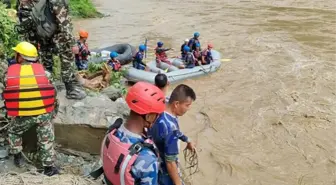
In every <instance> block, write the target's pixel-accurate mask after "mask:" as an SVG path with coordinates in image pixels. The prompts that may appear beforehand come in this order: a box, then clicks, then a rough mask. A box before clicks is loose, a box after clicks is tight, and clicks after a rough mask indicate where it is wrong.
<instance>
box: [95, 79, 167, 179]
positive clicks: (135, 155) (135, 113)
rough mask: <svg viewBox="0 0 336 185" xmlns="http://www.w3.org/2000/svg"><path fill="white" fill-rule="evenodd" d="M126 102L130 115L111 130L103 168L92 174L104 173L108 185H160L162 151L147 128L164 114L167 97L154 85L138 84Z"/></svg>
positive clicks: (103, 152) (108, 134) (104, 152)
mask: <svg viewBox="0 0 336 185" xmlns="http://www.w3.org/2000/svg"><path fill="white" fill-rule="evenodd" d="M126 102H127V104H128V106H129V108H130V109H131V112H130V116H129V118H128V119H127V120H126V122H125V123H124V124H122V119H120V118H119V119H117V121H116V122H115V123H114V124H113V125H112V126H111V127H110V128H109V130H108V133H107V135H106V137H105V139H104V141H103V142H102V160H103V167H102V168H100V169H99V170H97V171H95V172H93V173H91V175H92V176H93V177H95V178H97V177H99V176H100V175H101V174H102V173H104V176H105V181H106V184H108V185H111V184H113V185H134V184H137V185H158V170H159V165H158V151H157V148H156V147H155V145H154V144H153V142H152V141H151V140H149V139H148V138H147V133H146V129H149V128H150V127H151V126H152V125H153V123H154V122H155V120H156V119H157V118H158V116H159V114H161V113H162V112H163V111H164V109H165V97H164V94H163V92H162V91H161V90H160V89H159V88H157V87H156V86H154V85H152V84H150V83H147V82H138V83H136V84H135V85H133V86H132V87H131V88H130V89H129V90H128V93H127V95H126Z"/></svg>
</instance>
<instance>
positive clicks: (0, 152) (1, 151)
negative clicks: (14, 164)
mask: <svg viewBox="0 0 336 185" xmlns="http://www.w3.org/2000/svg"><path fill="white" fill-rule="evenodd" d="M6 157H8V149H7V147H6V146H0V159H3V158H6Z"/></svg>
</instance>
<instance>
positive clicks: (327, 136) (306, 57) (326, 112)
mask: <svg viewBox="0 0 336 185" xmlns="http://www.w3.org/2000/svg"><path fill="white" fill-rule="evenodd" d="M335 3H336V1H334V0H324V1H322V0H312V1H307V0H295V1H294V0H281V1H280V0H274V1H268V0H240V1H239V0H231V1H224V0H203V1H201V0H184V1H178V0H169V1H159V0H141V1H132V0H114V1H111V0H96V2H95V4H96V5H97V7H98V9H99V10H100V11H102V12H104V13H109V14H111V16H110V17H106V18H102V19H91V20H84V21H76V24H75V27H76V28H77V29H78V28H80V27H81V28H84V29H87V30H88V31H89V32H90V38H89V44H90V46H91V47H101V46H107V45H111V44H114V43H117V42H118V43H119V42H129V43H131V44H133V45H138V44H140V43H143V42H144V39H145V37H147V38H148V39H149V46H151V48H153V47H154V46H155V44H156V42H157V41H159V40H161V41H163V42H164V43H165V45H166V46H171V47H173V48H175V50H176V51H175V52H172V53H170V54H171V55H172V56H175V55H177V54H178V50H179V47H180V45H181V44H182V42H183V40H184V39H185V38H190V37H192V34H193V32H194V31H199V32H200V33H201V37H200V40H201V43H202V44H203V45H205V44H207V43H208V42H212V43H213V44H214V46H215V49H217V50H219V51H220V52H221V53H222V55H223V58H229V59H231V61H229V62H223V64H222V67H221V69H220V70H219V71H218V72H216V73H214V74H211V75H207V76H204V77H202V78H198V79H193V80H187V81H184V82H183V83H186V84H188V85H190V86H191V87H193V88H194V89H195V90H196V92H197V101H196V102H195V103H194V104H193V107H192V109H191V110H190V111H189V112H188V113H187V114H186V115H185V116H183V117H181V118H180V121H181V127H182V130H183V131H184V132H185V133H186V134H187V135H189V136H190V137H191V138H192V139H193V140H194V141H195V142H196V143H197V147H198V150H199V153H198V155H199V167H200V171H199V172H198V173H196V174H195V175H194V176H193V177H192V178H191V180H190V181H191V183H192V184H194V185H333V184H336V180H335V175H336V174H335V167H336V157H335V152H336V148H335V147H336V137H335V135H336V133H335V132H336V130H335V129H336V128H335V121H336V116H335V115H336V107H335V106H336V105H335V99H336V94H335V92H336V87H335V85H336V84H335V76H336V71H335V70H336V69H335V66H336V65H335V62H336V59H335V57H336V55H335V50H336V38H335V36H336V5H335ZM149 53H150V54H151V53H153V51H152V50H150V51H149ZM151 56H152V55H151Z"/></svg>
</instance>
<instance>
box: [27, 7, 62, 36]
mask: <svg viewBox="0 0 336 185" xmlns="http://www.w3.org/2000/svg"><path fill="white" fill-rule="evenodd" d="M63 3H64V5H65V6H68V2H65V0H63ZM31 17H32V19H33V21H34V22H35V24H36V26H37V27H36V30H37V34H38V35H39V36H40V37H42V38H44V39H47V38H51V37H52V36H53V35H54V33H55V31H56V30H57V24H56V17H55V15H54V14H53V12H52V6H51V4H50V2H49V0H40V1H39V2H38V3H36V4H35V6H34V7H33V8H32V12H31Z"/></svg>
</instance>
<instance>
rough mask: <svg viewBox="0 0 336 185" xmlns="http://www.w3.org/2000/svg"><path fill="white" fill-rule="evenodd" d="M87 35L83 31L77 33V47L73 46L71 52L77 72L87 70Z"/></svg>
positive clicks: (88, 51)
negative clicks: (73, 55)
mask: <svg viewBox="0 0 336 185" xmlns="http://www.w3.org/2000/svg"><path fill="white" fill-rule="evenodd" d="M88 37H89V33H88V32H87V31H85V30H80V31H79V40H78V41H77V46H74V47H73V49H72V51H73V53H74V54H75V62H76V66H77V69H78V71H81V70H87V69H88V56H89V55H90V50H89V46H88V44H87V42H86V40H87V38H88Z"/></svg>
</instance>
